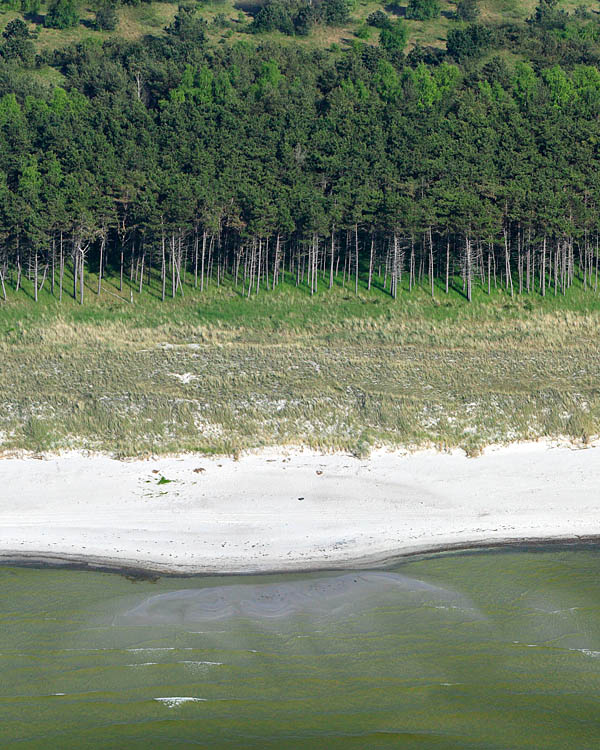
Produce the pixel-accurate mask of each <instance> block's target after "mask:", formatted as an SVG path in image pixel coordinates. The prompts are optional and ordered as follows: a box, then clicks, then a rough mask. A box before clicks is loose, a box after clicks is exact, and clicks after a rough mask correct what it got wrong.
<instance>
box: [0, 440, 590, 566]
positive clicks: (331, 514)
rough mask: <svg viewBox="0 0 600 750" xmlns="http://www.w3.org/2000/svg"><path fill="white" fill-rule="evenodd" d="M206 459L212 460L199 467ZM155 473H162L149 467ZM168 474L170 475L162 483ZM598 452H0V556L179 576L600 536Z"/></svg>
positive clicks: (539, 448) (519, 448) (526, 448)
mask: <svg viewBox="0 0 600 750" xmlns="http://www.w3.org/2000/svg"><path fill="white" fill-rule="evenodd" d="M199 467H202V468H203V469H204V471H202V472H198V473H197V472H194V469H196V468H199ZM153 471H154V472H155V471H158V472H159V473H153ZM161 476H164V477H166V478H168V479H170V480H172V481H171V482H170V483H168V484H162V485H159V484H158V479H159V478H160V477H161ZM599 479H600V449H599V448H589V449H585V450H574V449H571V448H568V447H549V446H546V445H544V444H526V445H514V446H511V447H508V448H501V449H494V450H489V451H488V452H487V453H486V454H485V455H484V456H482V457H479V458H475V459H473V458H466V457H465V456H464V455H462V454H460V453H453V454H436V453H434V452H422V453H418V454H414V455H400V454H397V453H396V454H394V453H386V452H378V453H376V454H374V455H373V456H372V457H371V458H369V459H367V460H360V459H356V458H352V457H350V456H346V455H340V454H336V455H321V454H317V453H313V452H309V451H304V452H292V451H290V452H286V451H283V450H281V451H279V452H276V451H269V452H264V453H261V454H259V455H252V456H246V457H243V458H242V459H241V460H240V461H237V462H236V461H233V460H231V459H206V458H201V457H198V456H186V457H183V458H158V459H153V460H148V461H133V462H120V461H115V460H112V459H110V458H107V457H103V456H95V457H85V456H82V455H79V454H69V455H65V456H60V457H51V458H47V459H45V460H41V461H40V460H35V459H32V458H27V459H17V458H7V459H4V460H2V461H0V560H4V561H7V560H14V559H17V558H22V557H29V556H33V557H34V558H35V557H37V558H39V559H43V560H67V559H68V560H87V561H90V562H92V563H95V564H103V565H116V566H119V567H137V568H148V569H154V570H160V571H171V572H178V573H201V572H227V573H231V572H250V571H270V570H301V569H309V568H334V567H348V566H349V565H351V564H353V563H357V564H360V563H363V564H364V563H366V562H370V563H373V562H378V561H381V560H383V559H386V558H389V557H391V556H394V555H396V554H402V553H408V552H416V551H425V550H431V549H435V548H439V547H443V546H446V545H453V544H462V545H467V544H468V543H481V542H487V541H489V542H494V541H500V540H514V539H519V538H543V537H562V536H564V537H576V536H579V535H583V536H592V535H597V534H598V535H600V482H599Z"/></svg>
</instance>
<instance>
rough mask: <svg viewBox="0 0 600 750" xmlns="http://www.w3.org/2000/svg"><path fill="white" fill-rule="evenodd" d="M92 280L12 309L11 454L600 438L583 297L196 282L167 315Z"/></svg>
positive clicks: (592, 323)
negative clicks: (254, 287)
mask: <svg viewBox="0 0 600 750" xmlns="http://www.w3.org/2000/svg"><path fill="white" fill-rule="evenodd" d="M188 281H189V279H188ZM87 283H88V285H89V286H88V288H86V299H85V301H84V305H83V306H81V305H79V304H78V303H76V302H75V301H74V300H72V299H70V298H69V297H68V296H67V293H66V291H65V293H64V296H63V301H62V302H60V303H59V302H58V301H57V299H56V297H55V296H54V297H53V296H52V295H51V294H50V293H49V286H48V285H47V284H46V287H45V288H44V290H42V292H41V294H40V301H39V302H38V303H37V304H36V303H35V302H33V300H32V299H31V296H30V292H31V289H30V288H29V287H28V286H27V282H26V285H25V288H24V289H23V290H21V291H19V293H18V294H15V293H14V292H9V298H8V301H7V302H1V303H0V404H1V410H0V450H2V451H4V452H14V451H19V450H30V451H34V452H42V451H48V450H63V449H69V448H77V449H89V450H98V451H107V452H109V453H111V454H114V455H117V456H120V457H132V456H143V455H150V454H161V453H174V452H175V453H176V452H184V451H198V452H201V453H206V454H215V453H217V454H233V455H237V454H239V453H241V452H242V451H245V450H251V449H256V448H261V447H265V446H274V445H278V446H279V445H306V446H310V447H312V448H318V449H323V450H343V451H349V452H351V453H353V454H355V455H367V454H368V453H369V451H370V450H371V449H372V448H374V447H375V446H380V445H386V446H395V447H407V448H415V447H423V446H434V447H437V448H440V449H450V448H454V447H461V448H464V449H465V450H466V451H467V452H469V453H470V454H476V453H478V452H479V451H480V450H481V449H482V448H483V447H484V446H485V445H488V444H491V443H508V442H511V441H516V440H530V439H537V438H540V437H557V436H567V437H569V438H571V439H574V440H580V441H588V440H590V439H591V438H593V437H595V436H596V434H597V433H599V432H600V428H599V425H600V379H599V375H600V352H599V350H598V345H597V342H598V340H599V337H600V294H596V293H594V292H593V291H590V290H589V289H588V290H587V291H584V290H583V289H581V288H580V287H578V286H577V284H576V286H575V287H574V288H572V289H571V290H570V293H569V294H568V296H567V297H562V296H561V295H558V296H557V297H554V296H553V295H552V294H551V295H548V296H546V297H545V298H542V297H541V296H540V295H539V294H537V293H536V294H531V295H522V296H519V295H516V296H515V297H514V298H511V297H510V296H509V295H507V294H506V293H504V292H502V291H500V290H496V291H492V294H491V295H490V296H489V297H488V295H487V294H485V293H484V291H483V290H479V291H478V292H477V294H476V295H475V298H474V300H473V302H472V303H471V304H468V303H467V302H466V301H465V300H464V298H463V296H462V294H461V291H460V284H457V289H455V290H452V291H451V292H450V294H449V295H447V296H446V295H445V293H444V291H443V289H437V290H436V299H435V300H432V299H431V296H430V293H429V291H428V289H427V288H426V284H424V285H423V286H422V287H418V288H416V289H413V291H412V292H410V293H409V292H408V290H406V289H403V290H402V291H401V293H400V295H399V297H398V299H397V300H395V301H394V300H392V299H391V298H390V297H389V295H386V294H385V293H384V292H383V291H382V290H381V289H372V290H370V291H367V290H366V289H365V288H361V289H360V290H359V294H358V295H355V293H354V288H353V285H351V286H350V288H349V287H348V285H346V287H345V288H344V287H343V286H342V284H341V283H340V282H339V281H338V282H337V283H336V285H335V287H334V289H332V290H327V289H323V290H321V291H319V292H318V294H317V295H316V296H315V297H313V298H311V297H310V295H309V294H308V292H307V290H306V289H304V288H295V286H294V285H293V283H292V282H291V280H288V282H287V283H285V284H283V285H281V286H280V287H278V288H277V289H275V290H270V291H266V290H265V291H261V292H260V293H259V294H258V295H257V296H253V297H251V298H250V299H247V298H246V297H245V296H244V295H242V294H241V291H240V290H239V289H236V288H235V287H234V286H233V285H232V284H231V283H228V284H226V285H224V286H221V287H220V288H217V287H216V286H215V285H214V283H213V284H212V285H211V286H210V287H209V289H208V290H205V291H204V292H202V293H200V291H199V290H195V289H194V288H193V287H192V286H190V285H189V284H188V285H187V287H186V288H185V297H183V298H182V297H181V296H180V295H179V296H178V297H177V298H176V299H174V300H171V299H167V300H166V301H165V302H164V303H163V302H161V301H160V297H159V296H158V294H157V291H158V290H157V289H156V288H152V289H151V291H150V292H147V291H144V292H143V293H142V295H138V294H137V292H135V293H130V292H129V290H127V291H124V292H123V293H122V294H121V293H120V292H119V291H118V288H117V287H116V286H115V285H114V283H113V282H111V281H105V287H104V291H103V293H102V294H101V295H100V296H98V295H96V294H95V293H94V292H93V291H92V290H93V289H94V288H95V286H96V280H95V279H94V278H93V277H92V276H90V277H88V282H87ZM115 295H116V296H115ZM132 295H133V302H130V299H131V298H132ZM117 297H121V298H117Z"/></svg>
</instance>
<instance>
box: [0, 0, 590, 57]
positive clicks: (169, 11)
mask: <svg viewBox="0 0 600 750" xmlns="http://www.w3.org/2000/svg"><path fill="white" fill-rule="evenodd" d="M440 4H441V7H442V14H441V16H440V17H439V18H437V19H433V20H431V21H414V20H407V22H406V23H407V26H408V44H407V51H408V50H410V49H411V48H412V47H414V46H415V45H416V44H421V45H430V46H434V47H440V48H443V47H444V46H445V43H446V38H447V35H448V31H449V29H451V28H453V27H455V26H456V24H457V23H458V22H457V21H456V20H455V19H454V18H453V16H454V13H455V9H456V4H455V3H454V2H450V1H449V0H440ZM535 5H536V2H535V0H481V2H480V4H479V7H480V21H481V22H485V23H503V22H508V21H510V22H524V21H525V20H526V19H527V18H528V17H529V16H530V15H531V14H532V12H533V9H534V7H535ZM578 5H581V3H579V2H577V0H563V1H562V2H561V4H560V7H561V8H563V9H565V10H567V11H573V10H574V9H575V8H576V7H577V6H578ZM585 5H586V7H587V8H588V9H589V10H591V11H594V12H600V2H599V0H591V1H590V2H587V3H585ZM251 7H252V6H251V4H249V3H244V2H239V0H208V1H207V2H204V3H201V4H199V12H200V13H201V15H202V16H203V17H204V18H205V19H206V20H207V21H208V23H209V39H210V40H211V41H212V42H213V43H231V42H234V41H236V40H239V39H245V40H246V41H248V40H255V41H256V42H258V41H261V40H268V39H270V40H277V41H280V42H282V43H287V44H290V43H294V44H300V45H307V46H315V47H323V48H329V47H331V45H332V44H338V45H340V46H344V45H348V44H351V43H353V42H355V41H358V40H357V37H356V32H357V31H358V29H359V28H361V27H364V22H365V19H366V18H367V16H368V15H369V14H370V13H372V12H373V11H375V10H378V9H385V10H387V11H388V13H389V14H390V15H391V16H394V15H397V16H403V15H404V13H405V8H406V2H402V1H401V2H400V3H399V4H398V6H392V5H389V4H386V3H379V2H373V1H372V0H358V1H357V3H356V5H355V7H354V9H353V11H352V13H351V19H350V21H349V23H348V24H346V25H344V26H341V27H327V26H318V27H316V28H315V29H314V30H313V31H312V32H311V33H310V34H309V35H308V36H306V37H302V36H295V37H287V36H285V35H284V34H281V33H279V32H269V33H262V34H260V35H256V36H254V35H252V36H249V35H248V34H247V33H245V31H244V29H245V28H246V27H247V25H248V24H249V23H250V21H251V20H252V14H251V12H250V10H249V8H251ZM176 12H177V3H170V2H152V3H141V4H140V5H138V6H130V5H124V6H121V7H119V9H118V15H119V24H118V27H117V29H116V30H115V31H113V32H107V31H97V30H95V29H93V28H91V21H92V20H93V18H94V5H93V4H90V3H82V5H81V6H80V13H81V21H80V23H79V24H78V25H77V26H76V27H75V28H72V29H65V30H57V29H47V28H45V27H44V25H43V18H44V15H45V13H46V6H45V5H42V7H41V10H40V13H39V16H38V17H37V18H36V19H34V20H33V21H32V19H31V18H25V19H24V20H26V22H28V23H29V24H30V26H31V28H32V30H35V31H36V32H37V34H38V37H37V40H36V46H37V49H38V51H43V50H52V49H56V48H59V47H63V46H65V45H67V44H69V43H71V42H76V41H81V40H84V39H95V40H98V41H102V40H104V39H107V38H110V37H111V36H118V37H122V38H125V39H139V38H141V37H143V36H145V35H147V34H150V35H160V34H162V33H163V30H164V27H165V26H166V25H168V24H169V23H170V22H171V21H172V19H173V17H174V16H175V13H176ZM17 17H20V18H23V14H21V13H18V12H16V11H11V10H3V11H0V29H1V28H4V26H6V24H7V23H8V22H9V21H11V20H12V19H14V18H17ZM216 18H217V19H218V18H222V19H225V20H226V21H227V22H229V28H224V27H221V26H220V25H219V24H218V23H215V19H216ZM368 31H369V37H368V38H367V39H366V40H365V41H367V42H368V43H371V44H377V37H378V32H377V30H376V29H371V28H369V30H368Z"/></svg>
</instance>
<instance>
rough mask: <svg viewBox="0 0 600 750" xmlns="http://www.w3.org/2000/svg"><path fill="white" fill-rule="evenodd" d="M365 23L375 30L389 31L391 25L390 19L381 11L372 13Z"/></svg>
mask: <svg viewBox="0 0 600 750" xmlns="http://www.w3.org/2000/svg"><path fill="white" fill-rule="evenodd" d="M367 23H368V24H369V26H374V27H375V28H376V29H389V28H390V26H391V25H392V22H391V20H390V17H389V16H388V15H387V14H386V13H384V12H383V11H382V10H376V11H375V12H374V13H371V15H370V16H368V18H367Z"/></svg>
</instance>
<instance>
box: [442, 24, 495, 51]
mask: <svg viewBox="0 0 600 750" xmlns="http://www.w3.org/2000/svg"><path fill="white" fill-rule="evenodd" d="M491 43H492V32H491V31H490V30H489V29H488V28H487V27H486V26H481V25H478V24H472V25H471V26H467V27H466V28H465V29H452V31H450V33H449V34H448V41H447V42H446V49H447V50H448V54H449V55H451V56H452V57H454V58H455V59H456V60H464V59H466V58H469V57H480V56H481V55H483V54H484V52H486V51H487V50H488V49H489V47H490V45H491Z"/></svg>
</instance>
